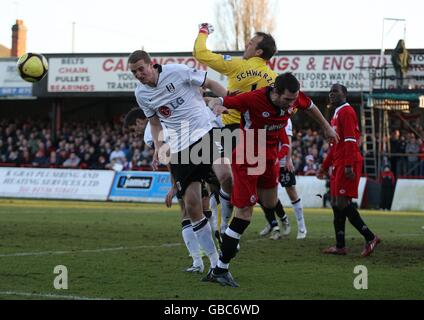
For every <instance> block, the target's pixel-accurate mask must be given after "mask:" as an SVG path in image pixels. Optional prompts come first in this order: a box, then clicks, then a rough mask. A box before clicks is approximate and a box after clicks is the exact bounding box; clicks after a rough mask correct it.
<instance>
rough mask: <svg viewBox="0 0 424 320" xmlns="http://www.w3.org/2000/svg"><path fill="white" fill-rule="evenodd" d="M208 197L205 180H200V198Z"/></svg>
mask: <svg viewBox="0 0 424 320" xmlns="http://www.w3.org/2000/svg"><path fill="white" fill-rule="evenodd" d="M206 197H209V191H208V188H206V182H205V181H204V180H203V181H202V198H206Z"/></svg>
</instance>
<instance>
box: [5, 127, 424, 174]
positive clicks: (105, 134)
mask: <svg viewBox="0 0 424 320" xmlns="http://www.w3.org/2000/svg"><path fill="white" fill-rule="evenodd" d="M421 130H422V129H421ZM421 133H423V135H422V136H424V131H421ZM390 142H391V152H392V153H410V154H415V155H413V156H412V155H411V156H392V157H390V158H389V161H390V165H391V168H392V170H393V172H394V173H395V175H397V176H398V175H414V176H420V175H421V176H424V142H423V141H422V139H420V138H418V137H417V136H416V134H415V133H411V132H409V133H407V132H399V130H395V131H393V133H392V137H391V140H390ZM328 150H329V144H328V142H327V141H325V140H324V138H323V137H322V135H321V133H320V132H319V131H317V130H313V129H302V130H300V129H296V128H294V129H293V138H292V154H293V164H294V167H295V170H296V174H297V175H315V174H316V172H317V170H318V167H319V164H320V163H322V161H323V159H325V157H326V156H327V153H328ZM416 154H420V155H419V156H417V155H416ZM152 158H153V150H152V149H150V148H149V147H148V146H147V145H145V144H144V142H143V141H142V140H141V139H139V138H136V137H133V136H131V135H129V134H127V133H124V132H123V130H122V124H121V123H112V122H111V123H104V122H100V121H98V122H65V123H64V124H63V126H62V128H61V129H60V130H58V131H57V132H56V135H55V139H54V140H53V135H52V132H51V129H50V123H49V122H48V121H40V120H37V121H33V120H31V119H27V120H25V121H19V120H14V121H12V120H7V119H3V120H1V121H0V166H6V165H7V166H27V167H63V168H78V169H116V170H130V169H132V170H137V169H141V170H149V169H150V164H151V161H152Z"/></svg>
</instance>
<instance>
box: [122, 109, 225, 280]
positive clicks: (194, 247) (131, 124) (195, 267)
mask: <svg viewBox="0 0 424 320" xmlns="http://www.w3.org/2000/svg"><path fill="white" fill-rule="evenodd" d="M208 110H209V111H210V109H209V108H208ZM210 113H211V116H212V117H211V120H212V121H214V122H215V121H217V120H218V119H217V116H216V115H215V114H214V113H212V111H210ZM216 124H217V125H218V126H219V123H217V122H216ZM124 128H125V129H126V130H127V131H129V132H130V134H132V135H134V136H135V137H137V138H139V137H143V140H144V143H145V144H146V145H148V146H149V147H150V148H154V143H153V137H152V132H151V126H150V124H149V122H148V120H147V118H146V115H145V114H144V112H143V110H141V109H140V108H139V107H136V108H133V109H131V110H130V111H129V112H128V113H127V114H126V116H125V119H124ZM162 128H163V131H162V133H163V137H160V139H161V141H162V142H163V143H167V142H168V140H169V136H168V131H167V129H166V127H165V126H164V125H162ZM168 169H169V168H168ZM218 190H219V189H218ZM175 195H176V189H175V188H174V186H173V187H172V188H171V189H170V190H169V192H168V194H167V195H166V197H165V204H166V206H167V207H171V206H172V199H173V197H174V196H175ZM202 198H203V199H202V207H203V213H204V214H205V216H206V217H208V215H209V216H210V215H212V212H211V211H210V210H209V193H208V191H207V190H206V188H205V186H204V183H203V184H202ZM178 203H179V205H180V212H181V226H182V233H181V234H182V237H183V240H184V243H185V245H186V248H187V250H188V252H189V255H190V256H191V258H192V259H193V262H192V264H191V266H190V267H188V268H186V269H185V271H186V272H192V273H197V272H198V273H202V272H203V270H204V264H203V260H202V253H201V250H200V245H199V241H198V240H197V237H196V235H195V234H194V232H193V228H192V225H191V221H190V217H189V216H188V215H187V213H186V211H185V206H184V201H183V199H182V198H178ZM211 209H212V210H216V208H211ZM209 213H210V214H209ZM215 216H216V214H215ZM208 218H209V217H208ZM211 223H212V228H213V229H214V231H215V230H216V228H217V226H216V222H212V221H211Z"/></svg>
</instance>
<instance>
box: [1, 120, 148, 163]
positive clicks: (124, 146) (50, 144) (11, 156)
mask: <svg viewBox="0 0 424 320" xmlns="http://www.w3.org/2000/svg"><path fill="white" fill-rule="evenodd" d="M49 128H50V123H48V122H43V121H36V122H35V121H32V120H25V121H10V120H5V119H3V120H2V121H1V122H0V162H1V163H2V165H3V166H4V165H9V166H14V165H16V166H28V167H64V168H78V169H114V168H118V167H119V168H120V169H135V168H146V167H148V166H149V165H150V163H151V161H152V157H153V150H151V149H150V148H149V147H147V146H146V145H145V144H144V143H143V142H142V141H141V140H140V139H136V138H135V137H132V136H130V135H129V134H126V133H123V131H122V125H121V124H114V123H101V122H86V123H83V122H65V123H64V124H63V127H62V128H61V129H60V130H58V131H57V132H56V139H55V140H53V135H52V132H51V129H49Z"/></svg>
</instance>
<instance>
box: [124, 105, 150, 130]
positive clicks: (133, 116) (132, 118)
mask: <svg viewBox="0 0 424 320" xmlns="http://www.w3.org/2000/svg"><path fill="white" fill-rule="evenodd" d="M137 119H146V115H145V114H144V112H143V110H141V109H140V108H139V107H135V108H132V109H131V110H130V111H128V113H127V114H126V115H125V118H124V128H125V129H128V128H129V127H130V126H133V125H135V123H136V120H137Z"/></svg>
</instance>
